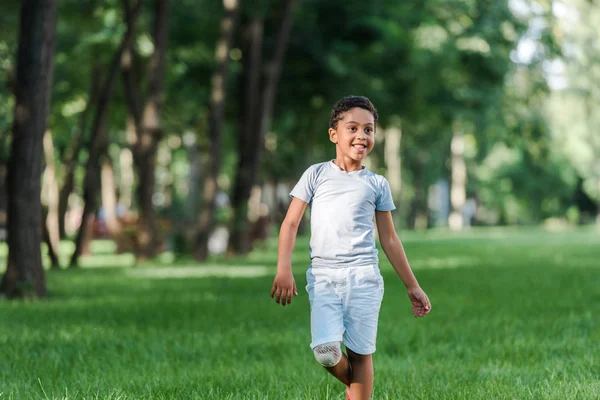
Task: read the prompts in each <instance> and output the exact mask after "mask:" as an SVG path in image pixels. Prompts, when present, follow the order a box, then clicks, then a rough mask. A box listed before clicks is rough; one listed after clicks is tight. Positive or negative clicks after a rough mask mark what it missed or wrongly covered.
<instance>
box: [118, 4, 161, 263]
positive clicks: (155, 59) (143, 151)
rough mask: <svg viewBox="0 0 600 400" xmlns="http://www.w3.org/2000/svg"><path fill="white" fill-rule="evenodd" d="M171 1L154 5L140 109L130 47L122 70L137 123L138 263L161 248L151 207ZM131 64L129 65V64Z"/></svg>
mask: <svg viewBox="0 0 600 400" xmlns="http://www.w3.org/2000/svg"><path fill="white" fill-rule="evenodd" d="M168 7H169V1H168V0H155V1H154V29H153V38H154V52H153V54H152V58H151V60H150V66H149V67H150V68H149V69H150V70H149V77H148V96H147V99H146V102H145V104H144V107H143V111H142V110H141V109H140V108H139V104H140V102H139V98H140V97H141V96H140V95H139V93H136V91H135V88H134V86H133V82H134V77H133V70H132V68H131V59H132V58H133V55H134V54H133V48H132V47H131V46H130V47H129V60H125V62H124V66H123V78H124V82H125V92H126V98H127V102H128V105H129V109H130V112H131V114H132V115H133V117H134V120H135V126H136V133H137V138H136V142H135V144H134V146H133V161H134V165H135V169H136V171H137V173H138V186H137V193H136V197H137V202H138V207H139V220H138V230H137V238H136V242H137V247H138V254H137V259H138V260H142V259H146V258H153V257H155V256H156V254H157V253H158V250H159V249H160V246H161V244H162V239H161V238H160V236H161V234H160V232H159V228H158V224H157V221H156V212H155V210H154V205H153V203H152V198H153V196H154V188H155V184H156V179H155V176H154V172H155V166H156V150H157V148H158V142H159V141H160V139H161V138H162V134H163V132H162V130H161V127H160V108H161V105H162V102H163V84H164V75H165V66H166V51H167V33H168V25H167V21H168ZM128 61H129V62H128Z"/></svg>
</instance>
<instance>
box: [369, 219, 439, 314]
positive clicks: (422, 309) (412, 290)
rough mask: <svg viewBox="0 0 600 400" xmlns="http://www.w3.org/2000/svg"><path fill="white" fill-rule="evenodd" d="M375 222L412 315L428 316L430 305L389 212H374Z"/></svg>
mask: <svg viewBox="0 0 600 400" xmlns="http://www.w3.org/2000/svg"><path fill="white" fill-rule="evenodd" d="M375 221H376V223H377V231H378V232H379V241H380V242H381V247H382V248H383V251H384V253H385V255H386V256H387V258H388V260H390V263H391V264H392V267H394V270H395V271H396V273H397V274H398V276H399V277H400V279H402V282H403V283H404V286H406V290H407V292H408V297H409V299H410V301H411V303H412V305H413V315H415V316H416V317H422V316H424V315H426V314H428V313H429V311H431V303H430V302H429V298H427V295H426V294H425V292H424V291H423V290H422V289H421V287H420V286H419V282H417V278H415V275H414V274H413V272H412V269H411V268H410V264H409V263H408V258H407V257H406V253H405V252H404V247H403V246H402V242H401V241H400V238H399V237H398V235H397V234H396V230H395V228H394V221H393V219H392V213H391V212H389V211H376V212H375Z"/></svg>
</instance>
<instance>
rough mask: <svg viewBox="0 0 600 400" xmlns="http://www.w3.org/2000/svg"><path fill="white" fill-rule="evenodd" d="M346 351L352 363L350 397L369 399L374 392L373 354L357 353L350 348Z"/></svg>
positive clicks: (356, 399) (361, 399) (357, 399)
mask: <svg viewBox="0 0 600 400" xmlns="http://www.w3.org/2000/svg"><path fill="white" fill-rule="evenodd" d="M346 351H347V352H348V360H349V362H350V365H352V369H351V370H352V377H351V379H350V398H351V399H352V400H369V399H370V398H371V393H372V392H373V374H374V373H373V355H372V354H367V355H362V354H356V353H355V352H353V351H352V350H350V349H348V348H346Z"/></svg>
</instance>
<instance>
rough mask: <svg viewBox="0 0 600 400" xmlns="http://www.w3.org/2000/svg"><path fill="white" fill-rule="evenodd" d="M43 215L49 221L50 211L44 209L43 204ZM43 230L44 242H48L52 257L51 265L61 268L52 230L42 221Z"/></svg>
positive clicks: (53, 267) (49, 252) (47, 245)
mask: <svg viewBox="0 0 600 400" xmlns="http://www.w3.org/2000/svg"><path fill="white" fill-rule="evenodd" d="M42 215H43V216H44V218H43V220H44V221H48V213H47V212H46V210H44V207H43V206H42ZM42 232H43V238H44V243H46V248H47V251H48V258H50V266H51V268H52V269H60V262H59V261H58V255H57V254H56V252H57V249H58V246H57V245H55V244H54V243H52V239H51V238H50V231H49V229H48V224H47V223H46V224H44V223H42Z"/></svg>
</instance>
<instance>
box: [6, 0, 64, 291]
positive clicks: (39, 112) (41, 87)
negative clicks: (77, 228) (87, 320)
mask: <svg viewBox="0 0 600 400" xmlns="http://www.w3.org/2000/svg"><path fill="white" fill-rule="evenodd" d="M56 7H57V2H56V0H40V1H32V0H23V1H22V3H21V12H20V26H19V48H18V52H17V74H16V83H15V97H16V107H15V116H14V122H13V131H12V132H13V140H12V148H11V154H10V160H9V163H8V177H7V188H8V248H9V251H8V264H7V268H6V273H5V274H4V277H3V280H2V285H0V286H1V287H0V289H1V291H2V292H3V293H4V294H5V295H6V296H7V297H25V296H37V297H45V296H47V289H46V278H45V273H44V269H43V266H42V257H41V249H40V247H41V241H42V224H43V220H42V212H41V206H40V189H41V187H40V185H41V182H40V179H41V173H42V160H43V136H44V133H45V131H46V124H47V118H48V110H49V104H50V94H51V86H52V73H53V65H54V37H55V30H56Z"/></svg>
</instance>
